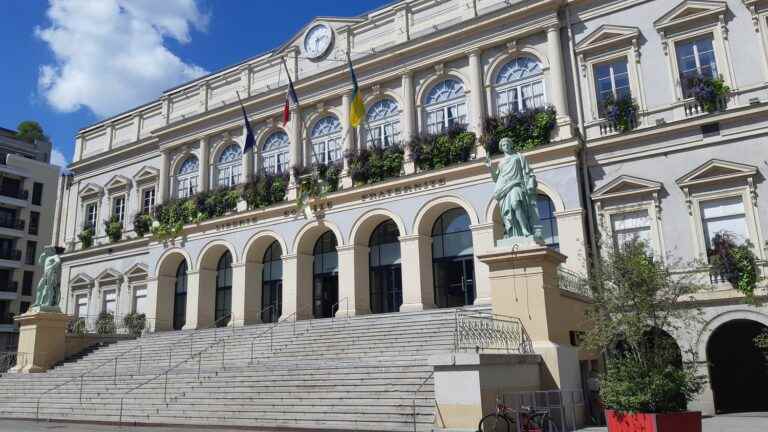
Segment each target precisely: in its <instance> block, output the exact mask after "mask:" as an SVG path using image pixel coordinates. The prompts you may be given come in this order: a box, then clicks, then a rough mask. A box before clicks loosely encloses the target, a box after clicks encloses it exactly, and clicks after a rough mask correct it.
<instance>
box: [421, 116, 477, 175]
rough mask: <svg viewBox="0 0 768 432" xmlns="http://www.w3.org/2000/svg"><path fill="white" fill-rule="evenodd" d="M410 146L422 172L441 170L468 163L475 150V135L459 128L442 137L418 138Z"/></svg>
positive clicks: (424, 136) (427, 136)
mask: <svg viewBox="0 0 768 432" xmlns="http://www.w3.org/2000/svg"><path fill="white" fill-rule="evenodd" d="M408 146H409V147H410V149H411V156H412V157H413V161H414V162H415V163H416V166H417V167H418V168H419V169H420V170H422V171H426V170H433V169H440V168H444V167H447V166H450V165H454V164H457V163H460V162H466V161H468V160H469V158H470V157H471V156H472V153H473V152H474V150H475V134H474V133H472V132H467V131H466V129H465V128H464V127H457V128H452V129H450V130H449V131H448V132H447V133H445V134H442V135H422V136H419V137H416V138H414V139H413V140H411V142H410V143H408Z"/></svg>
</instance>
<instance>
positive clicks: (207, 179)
mask: <svg viewBox="0 0 768 432" xmlns="http://www.w3.org/2000/svg"><path fill="white" fill-rule="evenodd" d="M210 161H211V144H210V140H209V139H208V137H203V138H200V192H205V191H207V190H209V189H210V188H211V162H210Z"/></svg>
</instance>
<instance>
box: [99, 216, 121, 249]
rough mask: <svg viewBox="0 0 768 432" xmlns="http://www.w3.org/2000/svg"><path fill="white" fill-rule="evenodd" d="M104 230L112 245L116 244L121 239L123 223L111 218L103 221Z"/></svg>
mask: <svg viewBox="0 0 768 432" xmlns="http://www.w3.org/2000/svg"><path fill="white" fill-rule="evenodd" d="M104 230H105V231H106V233H107V237H109V241H111V242H112V243H117V242H119V241H120V239H121V238H123V223H122V222H120V219H118V218H117V216H112V217H111V218H109V220H105V221H104Z"/></svg>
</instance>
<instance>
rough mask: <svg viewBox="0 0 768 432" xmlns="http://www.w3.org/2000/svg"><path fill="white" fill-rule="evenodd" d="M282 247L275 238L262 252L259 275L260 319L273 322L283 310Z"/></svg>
mask: <svg viewBox="0 0 768 432" xmlns="http://www.w3.org/2000/svg"><path fill="white" fill-rule="evenodd" d="M282 255H283V249H282V248H281V247H280V243H279V242H277V240H275V241H273V242H272V244H271V245H270V246H269V247H268V248H267V251H266V252H264V258H263V259H262V263H263V264H264V267H263V270H262V276H261V306H262V312H261V321H262V322H265V323H274V322H277V320H279V319H280V315H281V312H282V310H283V260H282V258H281V257H282Z"/></svg>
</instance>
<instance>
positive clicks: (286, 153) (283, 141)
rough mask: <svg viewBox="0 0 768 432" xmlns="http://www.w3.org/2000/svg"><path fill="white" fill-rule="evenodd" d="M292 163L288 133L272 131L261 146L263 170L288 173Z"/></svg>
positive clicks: (271, 172)
mask: <svg viewBox="0 0 768 432" xmlns="http://www.w3.org/2000/svg"><path fill="white" fill-rule="evenodd" d="M290 163H291V156H290V142H289V141H288V134H287V133H285V132H283V131H278V132H274V133H272V134H271V135H270V136H268V137H267V139H266V140H264V145H262V146H261V172H262V173H266V174H281V173H287V172H288V165H290Z"/></svg>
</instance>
